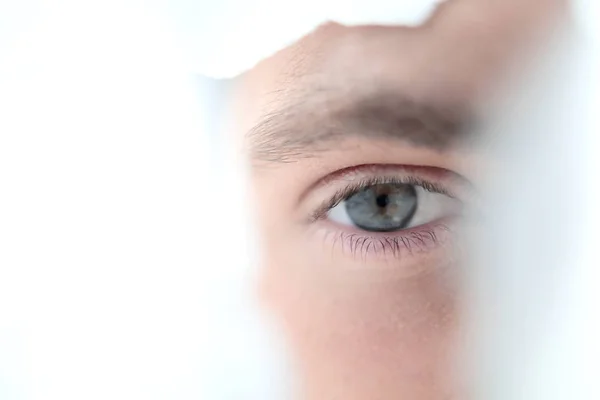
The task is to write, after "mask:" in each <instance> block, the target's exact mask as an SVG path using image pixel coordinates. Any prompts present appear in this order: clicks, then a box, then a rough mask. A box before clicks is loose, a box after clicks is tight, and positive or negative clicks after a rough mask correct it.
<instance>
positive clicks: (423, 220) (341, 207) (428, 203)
mask: <svg viewBox="0 0 600 400" xmlns="http://www.w3.org/2000/svg"><path fill="white" fill-rule="evenodd" d="M415 191H416V193H417V209H416V211H415V213H414V215H413V217H412V218H411V219H410V221H409V222H408V224H407V225H406V226H404V227H403V228H401V229H399V230H402V229H407V228H412V227H415V226H420V225H425V224H428V223H430V222H432V221H435V220H438V219H440V218H444V217H447V216H452V215H456V214H458V213H459V212H460V209H461V202H460V201H459V200H457V199H454V198H452V197H450V196H447V195H445V194H442V193H437V192H431V191H429V190H426V189H424V188H423V187H421V186H415ZM327 217H328V218H329V219H330V220H331V221H333V222H336V223H338V224H342V225H348V226H356V224H355V223H354V222H353V221H352V219H351V218H350V216H349V215H348V212H347V210H346V201H345V200H344V201H342V202H340V203H339V204H338V205H336V206H335V207H333V208H332V209H331V210H329V212H328V213H327Z"/></svg>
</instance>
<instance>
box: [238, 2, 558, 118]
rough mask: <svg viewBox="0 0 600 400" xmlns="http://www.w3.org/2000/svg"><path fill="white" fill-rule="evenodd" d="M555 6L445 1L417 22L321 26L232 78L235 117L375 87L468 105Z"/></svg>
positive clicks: (339, 98)
mask: <svg viewBox="0 0 600 400" xmlns="http://www.w3.org/2000/svg"><path fill="white" fill-rule="evenodd" d="M561 6H562V1H560V0H527V1H522V0H496V1H494V0H449V1H448V2H447V3H446V4H444V5H443V6H441V7H440V8H439V9H438V11H437V12H436V14H435V15H434V16H433V17H432V18H431V19H430V20H429V21H428V22H427V23H426V24H425V25H423V26H421V27H418V28H405V27H399V26H396V27H382V26H360V27H346V26H341V25H337V24H334V23H329V24H325V25H323V26H321V27H320V28H318V29H317V30H316V31H314V32H312V33H311V34H309V35H307V36H306V37H304V38H303V39H301V40H299V41H298V42H296V43H294V44H293V45H291V46H289V47H288V48H286V49H283V50H282V51H280V52H278V53H277V54H275V55H274V56H272V57H270V58H269V59H266V60H264V61H263V62H261V63H260V64H258V65H257V66H256V67H255V68H253V69H252V70H251V71H249V72H248V73H246V74H244V75H243V76H242V77H241V78H240V79H239V80H238V85H236V100H237V102H236V104H237V105H238V106H241V108H240V109H239V112H238V113H237V115H238V116H239V117H240V118H241V119H240V121H242V123H244V125H246V127H247V126H249V125H251V124H252V123H253V121H254V120H255V118H256V117H257V116H258V115H260V114H261V113H265V112H269V111H270V110H271V109H273V108H277V107H281V106H282V104H284V103H286V102H289V101H290V99H300V100H301V101H302V102H308V104H309V105H310V102H311V101H314V103H315V104H323V101H324V100H328V101H330V102H332V103H333V102H335V103H336V104H338V105H340V106H342V107H343V103H344V102H352V101H353V99H354V98H356V97H361V96H368V95H369V93H370V92H376V91H381V90H385V91H386V92H388V93H389V92H398V93H402V94H403V96H405V97H409V98H411V99H413V100H415V101H417V102H429V103H430V102H436V103H441V104H442V105H443V104H444V103H448V104H452V106H455V105H456V104H461V105H463V106H465V107H469V106H470V105H471V103H472V102H474V101H476V99H477V98H478V96H480V95H481V94H482V93H483V92H485V91H486V90H487V89H488V88H489V87H490V85H491V84H493V82H494V78H495V77H497V76H498V75H499V74H500V72H501V69H502V68H503V67H504V66H506V64H507V63H508V62H510V60H512V56H514V55H515V53H516V51H517V49H518V48H519V45H520V44H522V43H525V42H527V40H528V39H529V38H531V36H532V34H534V33H536V32H538V31H539V29H540V28H541V27H542V26H544V25H545V24H547V23H548V22H549V21H551V20H552V17H554V16H555V15H557V11H560V10H561Z"/></svg>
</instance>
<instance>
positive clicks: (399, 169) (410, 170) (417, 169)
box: [298, 164, 469, 203]
mask: <svg viewBox="0 0 600 400" xmlns="http://www.w3.org/2000/svg"><path fill="white" fill-rule="evenodd" d="M363 175H373V176H398V175H405V176H419V177H424V178H423V179H425V180H427V181H428V182H430V183H431V182H435V181H445V180H448V179H450V180H453V181H456V182H458V183H460V184H461V186H463V185H464V186H469V182H468V181H467V180H466V179H465V178H463V177H462V176H460V175H458V174H456V173H455V172H452V171H449V170H447V169H444V168H438V167H430V166H417V165H404V164H361V165H354V166H351V167H346V168H343V169H340V170H337V171H335V172H333V173H330V174H328V175H326V176H324V177H322V178H321V179H319V180H318V181H316V182H315V183H313V184H312V185H310V186H309V187H307V188H306V189H305V190H304V191H303V192H302V194H301V195H300V197H299V198H298V202H299V203H301V202H302V201H303V200H304V198H305V197H307V196H308V195H309V194H310V193H311V192H313V191H314V190H317V189H320V188H323V187H327V186H330V185H332V184H334V183H336V182H339V181H344V180H348V181H350V180H353V179H357V180H358V179H359V178H362V176H363ZM357 177H358V178H357Z"/></svg>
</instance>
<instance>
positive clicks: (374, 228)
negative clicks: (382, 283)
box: [327, 183, 461, 232]
mask: <svg viewBox="0 0 600 400" xmlns="http://www.w3.org/2000/svg"><path fill="white" fill-rule="evenodd" d="M460 206H461V203H460V201H458V200H456V199H454V198H452V197H450V196H447V195H445V194H441V193H437V192H434V191H430V190H428V189H425V188H424V187H422V186H419V185H414V184H408V183H389V184H375V185H370V186H367V187H364V188H362V189H360V190H358V191H357V192H355V193H354V194H352V195H350V196H348V197H346V199H345V200H343V201H341V202H340V203H339V204H337V205H336V206H334V207H333V208H331V209H330V210H329V212H328V213H327V217H328V218H329V219H330V220H331V221H334V222H337V223H339V224H343V225H350V226H355V227H357V228H359V229H362V230H365V231H369V232H391V231H398V230H402V229H407V228H411V227H415V226H419V225H423V224H427V223H429V222H433V221H435V220H438V219H441V218H444V217H447V216H452V215H455V214H457V213H458V211H459V209H460Z"/></svg>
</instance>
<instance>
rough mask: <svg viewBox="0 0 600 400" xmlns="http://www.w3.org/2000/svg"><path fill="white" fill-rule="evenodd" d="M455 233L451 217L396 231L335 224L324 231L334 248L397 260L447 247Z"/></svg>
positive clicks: (356, 255) (354, 255)
mask: <svg viewBox="0 0 600 400" xmlns="http://www.w3.org/2000/svg"><path fill="white" fill-rule="evenodd" d="M452 236H453V230H452V228H451V221H437V222H435V223H430V224H426V225H421V226H419V227H416V228H410V229H406V230H401V231H396V232H381V233H374V232H365V231H358V230H347V229H340V228H338V227H335V228H333V229H328V231H327V233H326V235H325V241H326V245H327V246H332V250H333V251H340V252H342V253H343V254H345V255H347V256H350V257H352V258H354V259H357V260H362V261H369V260H383V261H394V260H400V259H406V258H412V257H416V258H418V257H421V256H424V255H427V254H428V253H432V252H435V251H436V249H437V248H442V247H444V245H445V244H447V242H448V240H449V239H450V238H451V237H452Z"/></svg>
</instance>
